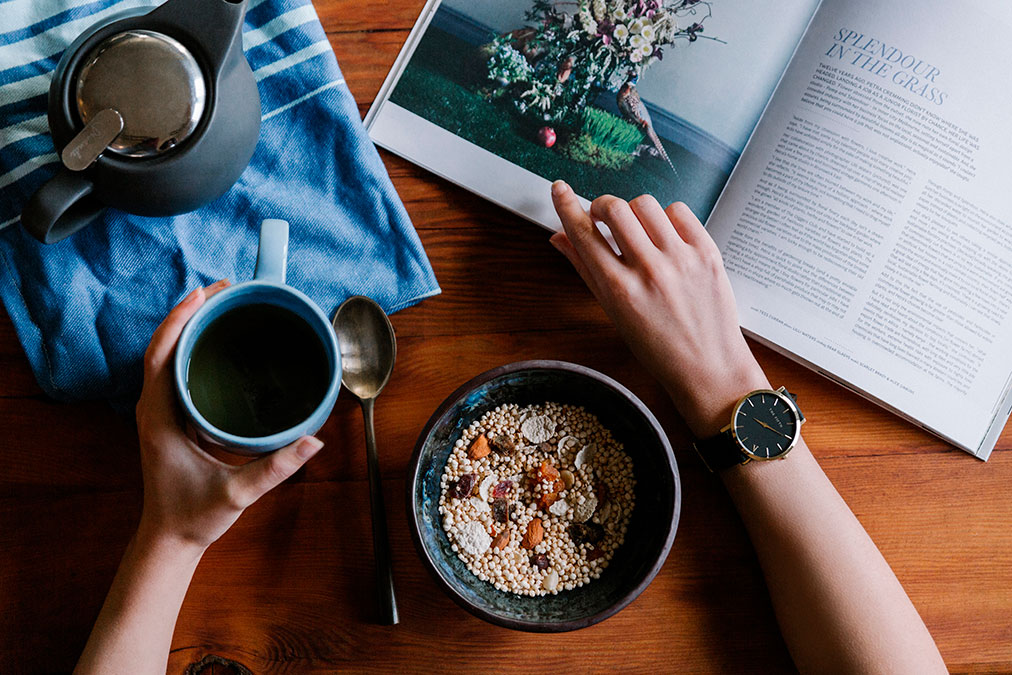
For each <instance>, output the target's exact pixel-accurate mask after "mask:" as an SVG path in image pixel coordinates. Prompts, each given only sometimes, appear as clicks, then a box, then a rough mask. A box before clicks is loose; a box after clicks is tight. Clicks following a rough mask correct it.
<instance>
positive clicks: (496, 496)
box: [439, 403, 636, 596]
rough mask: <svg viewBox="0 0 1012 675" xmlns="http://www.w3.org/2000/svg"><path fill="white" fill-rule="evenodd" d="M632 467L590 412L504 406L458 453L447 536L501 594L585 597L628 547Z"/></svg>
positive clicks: (447, 496) (449, 474)
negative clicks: (578, 593)
mask: <svg viewBox="0 0 1012 675" xmlns="http://www.w3.org/2000/svg"><path fill="white" fill-rule="evenodd" d="M632 466H633V465H632V460H631V459H630V458H629V456H628V455H627V454H626V453H625V452H624V451H623V448H622V445H621V444H620V443H618V442H617V441H616V440H615V439H614V438H613V436H612V435H611V433H610V432H609V431H608V430H607V429H606V428H605V427H604V426H603V425H602V424H601V423H600V422H599V421H598V419H597V418H596V417H595V416H594V415H592V414H590V413H588V412H587V411H586V410H584V409H583V408H581V407H576V406H571V405H562V404H558V403H545V404H542V405H532V406H526V407H521V406H519V405H516V404H506V405H502V406H499V407H497V408H495V409H493V410H490V411H489V412H487V413H486V414H485V415H484V416H482V417H481V418H480V419H478V420H477V421H475V422H474V423H472V424H471V425H470V426H469V427H467V428H466V429H465V430H464V432H463V433H462V434H461V437H460V438H459V439H457V440H456V441H455V443H454V448H453V451H452V453H451V454H450V456H449V458H448V460H447V463H446V467H445V469H444V471H443V474H442V477H441V481H440V500H439V513H440V516H441V518H442V526H443V530H444V532H445V533H446V535H447V537H449V539H450V541H451V542H452V544H453V546H452V548H453V551H454V552H455V553H456V554H457V556H458V557H459V558H460V559H461V561H463V562H464V564H465V565H467V567H468V569H469V570H470V571H471V572H472V573H473V574H475V575H476V576H477V577H478V578H480V579H482V580H483V581H487V582H489V583H491V584H492V585H493V586H495V587H496V588H497V589H499V590H501V591H506V592H511V593H515V594H518V595H528V596H538V595H548V594H553V595H554V594H558V593H559V592H561V591H566V590H572V589H574V588H578V587H580V586H583V585H585V584H587V583H589V582H590V581H591V580H593V579H597V578H599V577H600V576H601V573H602V572H603V571H604V569H605V568H606V567H607V566H608V563H609V562H610V561H611V559H612V556H613V555H614V553H615V551H616V550H617V549H618V547H619V546H621V545H622V543H623V541H624V539H625V534H626V530H627V528H628V525H629V518H630V516H631V515H632V511H633V507H634V504H635V492H634V489H635V484H636V481H635V478H634V476H633V470H632Z"/></svg>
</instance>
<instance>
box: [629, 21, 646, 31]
mask: <svg viewBox="0 0 1012 675" xmlns="http://www.w3.org/2000/svg"><path fill="white" fill-rule="evenodd" d="M642 30H643V19H633V20H632V21H630V22H629V31H630V32H632V33H639V32H640V31H642Z"/></svg>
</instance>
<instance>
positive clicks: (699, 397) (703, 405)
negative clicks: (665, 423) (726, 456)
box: [669, 354, 771, 438]
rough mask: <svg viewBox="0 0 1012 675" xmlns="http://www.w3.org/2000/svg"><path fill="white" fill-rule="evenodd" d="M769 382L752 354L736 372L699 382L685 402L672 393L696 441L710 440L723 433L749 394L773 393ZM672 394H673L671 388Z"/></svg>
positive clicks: (728, 371) (727, 371) (731, 371)
mask: <svg viewBox="0 0 1012 675" xmlns="http://www.w3.org/2000/svg"><path fill="white" fill-rule="evenodd" d="M770 388H771V387H770V382H769V379H768V378H767V377H766V374H765V373H764V372H763V370H762V368H761V367H760V366H759V363H758V362H757V361H756V360H755V359H754V358H753V357H752V355H751V354H749V357H748V359H743V360H742V361H741V362H739V363H738V364H736V365H735V367H733V368H727V369H725V370H723V371H722V372H720V373H719V374H717V375H716V376H714V377H710V378H700V379H698V380H697V381H696V383H694V384H691V385H690V386H689V387H688V388H687V389H685V390H684V391H685V394H684V397H683V400H682V401H679V399H678V397H677V395H676V394H675V393H674V392H672V399H674V401H675V404H676V405H677V406H678V408H679V410H680V411H681V413H682V417H683V418H684V419H685V422H686V424H688V426H689V429H690V430H691V431H692V433H693V435H694V436H695V437H696V438H709V437H711V436H715V435H716V434H718V433H720V430H721V429H723V428H724V427H726V426H727V425H728V424H729V423H730V421H731V411H732V409H733V408H734V406H735V404H736V403H737V402H738V401H739V400H740V399H741V398H742V397H743V396H745V395H746V394H748V393H749V392H752V391H755V390H757V389H770ZM669 391H672V389H671V388H669Z"/></svg>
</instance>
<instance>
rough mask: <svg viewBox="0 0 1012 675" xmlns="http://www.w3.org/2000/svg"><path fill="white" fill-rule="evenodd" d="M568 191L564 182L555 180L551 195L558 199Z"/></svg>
mask: <svg viewBox="0 0 1012 675" xmlns="http://www.w3.org/2000/svg"><path fill="white" fill-rule="evenodd" d="M568 191H569V185H567V184H566V181H564V180H557V181H555V182H554V183H552V194H553V195H555V196H556V197H560V196H562V195H564V194H566V192H568Z"/></svg>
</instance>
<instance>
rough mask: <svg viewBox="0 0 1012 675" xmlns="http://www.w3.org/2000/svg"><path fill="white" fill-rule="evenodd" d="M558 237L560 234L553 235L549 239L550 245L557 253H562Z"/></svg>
mask: <svg viewBox="0 0 1012 675" xmlns="http://www.w3.org/2000/svg"><path fill="white" fill-rule="evenodd" d="M558 236H559V235H558V234H553V235H552V236H551V237H549V238H548V243H549V244H551V245H552V247H553V248H554V249H555V250H556V251H560V252H561V251H562V249H561V248H559V240H558Z"/></svg>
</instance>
